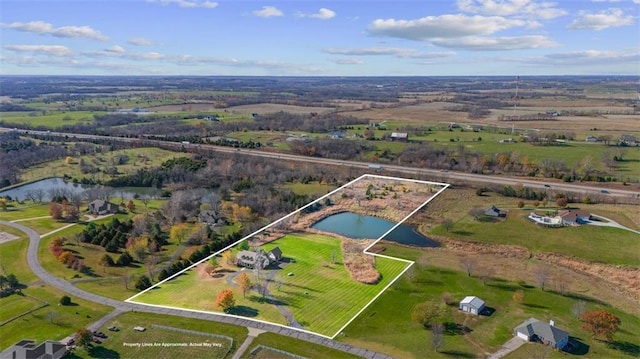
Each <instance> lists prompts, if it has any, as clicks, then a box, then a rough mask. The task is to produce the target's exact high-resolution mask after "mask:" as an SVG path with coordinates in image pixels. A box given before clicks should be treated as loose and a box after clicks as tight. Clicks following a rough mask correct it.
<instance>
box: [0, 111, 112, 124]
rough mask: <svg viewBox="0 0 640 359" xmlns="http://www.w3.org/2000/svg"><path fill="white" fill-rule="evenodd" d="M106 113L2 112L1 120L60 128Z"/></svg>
mask: <svg viewBox="0 0 640 359" xmlns="http://www.w3.org/2000/svg"><path fill="white" fill-rule="evenodd" d="M99 114H104V112H94V111H47V112H46V113H45V114H43V113H42V112H39V111H35V112H2V113H0V120H2V121H4V122H5V123H6V124H7V125H8V126H11V124H16V125H28V126H33V127H38V126H44V127H47V128H58V127H61V126H64V125H75V124H78V123H93V122H94V118H93V116H94V115H99Z"/></svg>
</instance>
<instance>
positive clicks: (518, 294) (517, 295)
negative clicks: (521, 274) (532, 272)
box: [512, 289, 524, 303]
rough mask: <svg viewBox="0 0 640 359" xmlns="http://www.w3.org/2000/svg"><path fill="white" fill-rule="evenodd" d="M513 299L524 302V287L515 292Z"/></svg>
mask: <svg viewBox="0 0 640 359" xmlns="http://www.w3.org/2000/svg"><path fill="white" fill-rule="evenodd" d="M512 298H513V301H514V302H516V303H522V301H523V300H524V292H523V291H522V289H518V290H516V291H515V292H513V296H512Z"/></svg>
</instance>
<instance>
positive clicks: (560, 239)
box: [430, 209, 640, 266]
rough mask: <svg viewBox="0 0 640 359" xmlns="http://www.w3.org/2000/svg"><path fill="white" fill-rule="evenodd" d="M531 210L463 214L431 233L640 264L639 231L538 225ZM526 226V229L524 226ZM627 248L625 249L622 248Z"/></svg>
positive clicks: (600, 260)
mask: <svg viewBox="0 0 640 359" xmlns="http://www.w3.org/2000/svg"><path fill="white" fill-rule="evenodd" d="M529 212H530V211H525V210H516V209H512V210H510V212H509V214H508V217H507V219H506V220H505V221H499V222H495V223H483V222H479V221H477V220H475V219H473V217H471V216H468V215H467V216H464V217H462V218H461V219H459V220H458V221H456V222H455V223H454V225H453V228H452V229H451V230H450V231H449V232H447V231H446V229H445V228H443V227H442V226H439V227H435V228H433V229H432V230H431V231H430V234H435V235H440V236H448V237H453V238H458V239H468V240H473V241H480V242H489V243H500V244H516V245H521V246H523V247H525V248H527V249H529V250H531V251H533V252H534V253H536V252H555V253H561V254H566V255H570V256H575V257H578V258H584V259H588V260H590V261H595V262H605V263H612V264H624V265H631V266H638V265H639V263H640V240H638V237H639V236H638V234H635V233H632V232H629V231H625V230H621V229H618V228H610V227H595V226H588V225H583V226H579V227H563V228H546V227H542V226H538V225H535V224H534V223H532V222H531V221H529V220H528V219H527V218H526V216H527V215H528V214H529ZM525 229H526V230H525ZM620 248H625V250H620Z"/></svg>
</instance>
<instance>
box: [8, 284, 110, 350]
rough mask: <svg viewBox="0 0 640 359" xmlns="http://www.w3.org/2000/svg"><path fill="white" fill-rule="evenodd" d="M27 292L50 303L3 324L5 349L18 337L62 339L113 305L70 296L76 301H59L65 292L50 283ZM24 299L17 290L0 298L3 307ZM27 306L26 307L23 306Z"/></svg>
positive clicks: (28, 289)
mask: <svg viewBox="0 0 640 359" xmlns="http://www.w3.org/2000/svg"><path fill="white" fill-rule="evenodd" d="M23 293H24V294H25V295H29V296H32V297H35V298H37V299H38V300H40V301H44V302H47V303H49V305H48V306H45V307H43V308H40V309H38V310H36V311H34V312H32V313H30V314H27V315H25V316H22V317H20V318H18V319H16V320H14V321H11V322H9V323H7V324H5V325H2V326H0V348H1V349H2V350H4V349H6V348H8V347H9V346H11V345H13V344H15V343H16V342H18V341H19V340H22V339H25V338H29V339H34V340H36V341H37V342H41V341H43V340H47V339H51V340H61V339H63V338H65V337H66V336H68V335H71V334H73V333H74V332H75V331H76V330H78V329H79V328H83V327H86V326H87V325H89V324H91V323H93V322H94V321H96V320H98V319H99V318H101V317H103V316H105V315H106V314H107V313H109V312H110V311H111V307H107V306H104V305H101V304H97V303H93V302H88V301H85V300H82V299H79V298H75V297H73V296H72V297H71V300H72V302H73V303H75V304H74V305H70V306H61V305H58V303H59V301H60V298H61V297H62V296H63V295H64V293H63V292H61V291H59V290H57V289H55V288H52V287H49V286H37V287H29V288H27V289H24V290H23ZM23 300H24V299H23V298H22V297H20V296H18V295H16V294H13V295H10V296H8V297H5V298H2V299H0V307H1V308H3V310H4V308H5V307H11V306H13V307H14V308H15V306H14V304H12V303H13V302H14V301H23ZM22 309H26V307H24V308H22Z"/></svg>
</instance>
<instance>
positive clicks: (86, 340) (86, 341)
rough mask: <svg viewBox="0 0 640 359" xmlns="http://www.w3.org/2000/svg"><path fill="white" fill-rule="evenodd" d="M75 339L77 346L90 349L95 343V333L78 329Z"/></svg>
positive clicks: (85, 329)
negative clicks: (92, 343) (93, 342)
mask: <svg viewBox="0 0 640 359" xmlns="http://www.w3.org/2000/svg"><path fill="white" fill-rule="evenodd" d="M74 339H75V341H76V345H77V346H80V347H82V348H84V349H88V348H89V345H91V342H92V341H93V333H92V332H91V331H90V330H89V329H87V328H82V329H78V331H77V332H76V335H75V337H74Z"/></svg>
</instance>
